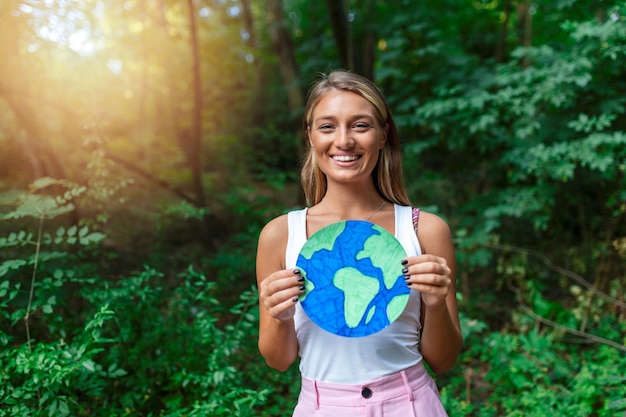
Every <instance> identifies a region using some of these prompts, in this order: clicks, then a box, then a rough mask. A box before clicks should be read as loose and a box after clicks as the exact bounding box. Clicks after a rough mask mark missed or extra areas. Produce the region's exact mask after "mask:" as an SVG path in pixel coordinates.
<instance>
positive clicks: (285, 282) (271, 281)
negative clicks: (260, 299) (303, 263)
mask: <svg viewBox="0 0 626 417" xmlns="http://www.w3.org/2000/svg"><path fill="white" fill-rule="evenodd" d="M303 282H304V277H303V276H302V275H301V274H300V270H299V269H287V270H282V271H277V272H274V273H273V274H271V275H270V276H268V277H267V278H265V279H264V280H263V281H261V285H260V288H261V291H262V292H263V293H264V294H262V296H263V295H266V296H268V295H271V294H274V293H276V292H278V291H282V290H284V289H287V288H290V287H294V286H298V287H299V286H300V285H302V283H303Z"/></svg>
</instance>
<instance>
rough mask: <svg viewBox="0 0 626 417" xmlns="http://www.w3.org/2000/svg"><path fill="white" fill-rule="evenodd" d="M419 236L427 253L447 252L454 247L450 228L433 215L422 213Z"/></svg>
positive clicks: (418, 230) (442, 220)
mask: <svg viewBox="0 0 626 417" xmlns="http://www.w3.org/2000/svg"><path fill="white" fill-rule="evenodd" d="M417 236H418V238H419V241H420V244H421V245H422V249H424V252H425V253H433V254H436V253H441V252H442V251H444V252H447V250H449V249H450V248H451V247H452V233H451V231H450V226H448V223H447V222H446V221H445V220H444V219H442V218H441V217H439V216H437V215H436V214H433V213H429V212H426V211H420V216H419V222H418V226H417Z"/></svg>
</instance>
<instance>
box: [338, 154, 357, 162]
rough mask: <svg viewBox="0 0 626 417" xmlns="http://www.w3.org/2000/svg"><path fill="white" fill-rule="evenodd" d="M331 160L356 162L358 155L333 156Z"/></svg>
mask: <svg viewBox="0 0 626 417" xmlns="http://www.w3.org/2000/svg"><path fill="white" fill-rule="evenodd" d="M333 159H334V160H335V161H341V162H349V161H356V160H357V159H359V157H358V155H335V156H333Z"/></svg>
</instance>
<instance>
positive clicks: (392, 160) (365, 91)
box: [300, 71, 411, 206]
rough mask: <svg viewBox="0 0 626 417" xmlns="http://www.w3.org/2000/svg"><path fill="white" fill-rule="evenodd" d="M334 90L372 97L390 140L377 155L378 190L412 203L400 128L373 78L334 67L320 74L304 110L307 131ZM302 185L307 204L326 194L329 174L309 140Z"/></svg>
mask: <svg viewBox="0 0 626 417" xmlns="http://www.w3.org/2000/svg"><path fill="white" fill-rule="evenodd" d="M332 90H343V91H350V92H352V93H356V94H358V95H360V96H361V97H363V98H364V99H366V100H367V101H369V102H370V103H371V104H372V106H374V109H375V111H376V116H377V117H378V121H379V123H381V125H382V126H385V125H388V126H389V130H388V132H387V140H386V141H385V145H384V147H383V149H381V150H380V153H379V155H378V162H377V163H376V167H375V168H374V171H373V172H372V176H373V179H374V185H375V187H376V190H377V191H378V192H379V193H380V194H381V195H382V196H383V198H384V199H385V200H387V201H390V202H392V203H396V204H400V205H403V206H410V205H411V202H410V200H409V198H408V196H407V193H406V187H405V185H404V176H403V173H402V150H401V147H400V138H399V137H398V128H397V126H396V123H395V121H394V120H393V116H392V115H391V112H390V111H389V106H388V105H387V102H386V100H385V97H384V95H383V92H382V90H381V89H380V88H379V87H378V86H377V85H376V84H374V83H373V82H372V81H370V80H368V79H367V78H365V77H362V76H360V75H357V74H354V73H351V72H347V71H333V72H331V73H329V74H320V77H319V79H318V80H317V81H316V82H315V84H314V85H313V87H312V88H311V90H310V91H309V94H308V98H307V104H306V109H305V112H304V131H305V132H306V131H307V129H309V128H310V127H311V123H312V118H313V111H314V110H315V107H316V106H317V104H318V103H319V102H320V100H321V99H322V97H324V95H325V94H327V93H329V92H330V91H332ZM300 180H301V183H302V189H303V190H304V195H305V197H306V201H307V204H309V205H310V206H313V205H315V204H318V203H319V202H320V201H322V198H324V195H325V194H326V188H327V181H326V175H325V174H324V173H323V172H322V170H321V169H320V167H319V165H318V164H317V162H316V160H315V154H314V152H313V150H312V149H311V144H310V142H309V141H308V140H307V141H306V155H305V157H304V163H303V165H302V171H301V173H300Z"/></svg>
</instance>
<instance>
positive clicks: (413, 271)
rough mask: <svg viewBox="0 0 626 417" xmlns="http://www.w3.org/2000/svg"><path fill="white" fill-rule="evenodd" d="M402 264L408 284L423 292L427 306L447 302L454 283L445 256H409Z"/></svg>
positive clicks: (413, 288) (423, 298)
mask: <svg viewBox="0 0 626 417" xmlns="http://www.w3.org/2000/svg"><path fill="white" fill-rule="evenodd" d="M402 265H403V266H404V268H403V269H402V274H403V275H404V279H405V281H406V283H407V285H408V286H409V288H411V289H412V290H416V291H420V292H421V294H422V302H423V303H424V306H425V307H435V306H439V305H442V304H445V302H446V296H447V295H448V292H449V291H450V286H451V283H452V278H451V275H452V270H451V269H450V267H449V266H448V262H447V261H446V259H445V258H442V257H440V256H435V255H418V256H409V257H407V258H405V259H404V260H403V261H402Z"/></svg>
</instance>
